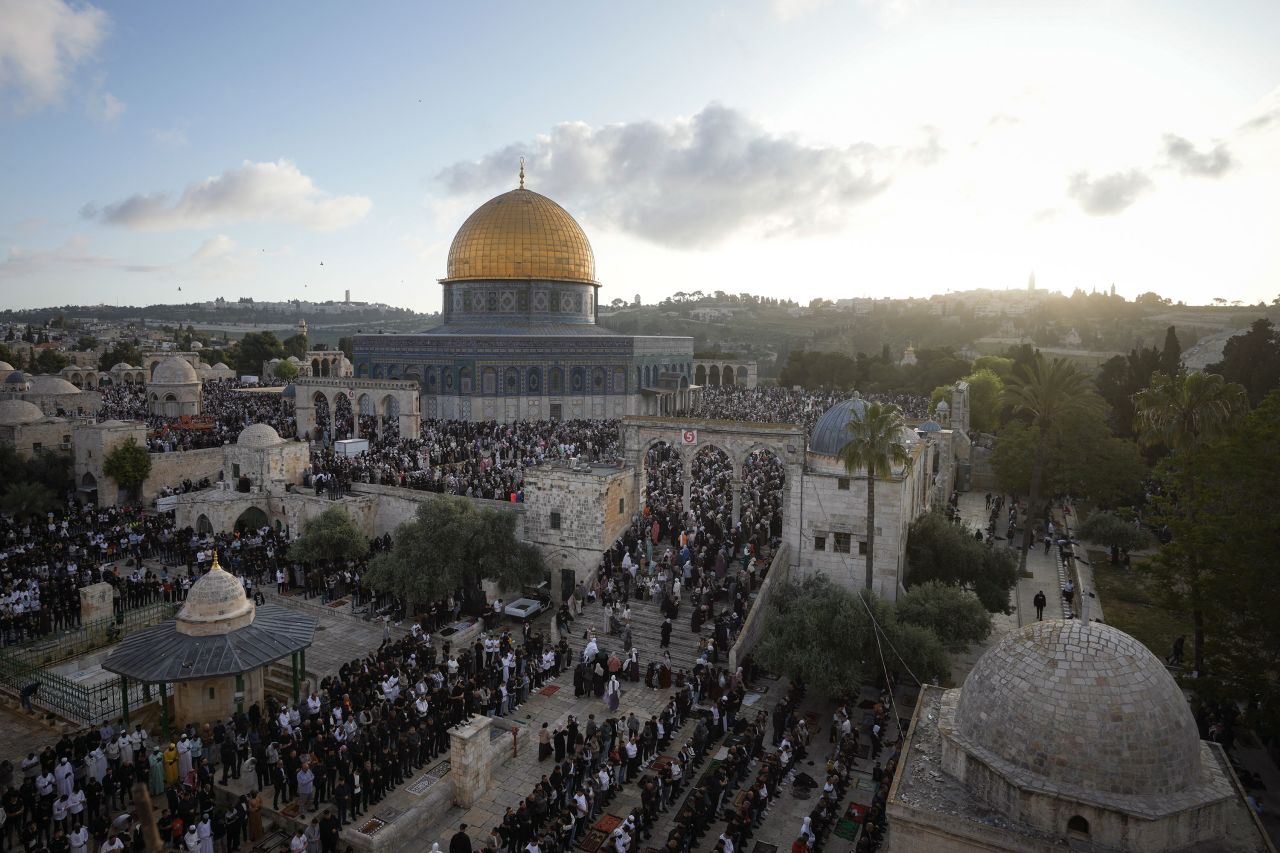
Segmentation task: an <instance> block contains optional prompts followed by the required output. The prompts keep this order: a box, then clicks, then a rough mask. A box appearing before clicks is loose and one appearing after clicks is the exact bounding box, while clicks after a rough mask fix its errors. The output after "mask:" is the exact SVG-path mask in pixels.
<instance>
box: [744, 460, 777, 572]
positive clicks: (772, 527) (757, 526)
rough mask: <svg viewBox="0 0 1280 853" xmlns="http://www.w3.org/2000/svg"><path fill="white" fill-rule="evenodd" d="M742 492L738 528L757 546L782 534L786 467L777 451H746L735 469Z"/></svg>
mask: <svg viewBox="0 0 1280 853" xmlns="http://www.w3.org/2000/svg"><path fill="white" fill-rule="evenodd" d="M739 476H740V479H741V482H742V491H741V492H740V495H739V507H740V515H739V521H741V522H742V529H743V531H744V532H745V533H746V535H747V536H748V538H751V539H754V540H756V542H757V544H758V545H763V544H764V543H766V542H768V541H769V538H770V537H773V536H781V535H782V513H783V511H784V510H785V509H786V507H785V506H784V498H783V495H784V494H785V488H786V482H787V469H786V467H785V466H784V465H783V464H782V460H781V459H780V458H779V457H778V455H777V453H775V452H774V451H773V450H770V449H767V448H763V447H761V448H757V449H756V450H753V451H751V452H750V453H748V454H747V458H746V460H745V461H744V462H743V463H742V471H740V472H739ZM757 550H758V549H757Z"/></svg>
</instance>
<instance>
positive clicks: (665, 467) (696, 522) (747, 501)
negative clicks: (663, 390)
mask: <svg viewBox="0 0 1280 853" xmlns="http://www.w3.org/2000/svg"><path fill="white" fill-rule="evenodd" d="M643 465H644V470H643V475H644V479H643V483H644V490H645V491H644V499H645V505H646V506H647V507H649V509H650V511H651V512H653V513H654V514H655V515H657V516H658V518H659V520H660V523H662V524H663V525H664V526H666V527H667V528H669V529H671V530H673V531H674V529H675V528H676V527H678V526H679V525H681V524H682V523H690V524H692V525H693V526H695V527H702V528H704V529H706V530H708V531H711V532H712V533H713V534H714V535H715V536H717V537H720V536H723V535H726V534H727V533H728V532H729V531H731V530H732V529H733V527H734V526H735V525H738V524H741V525H742V527H743V530H744V531H746V532H747V535H748V536H750V535H752V533H753V532H755V533H759V534H761V535H762V536H764V537H765V538H767V537H769V536H780V535H781V534H782V512H783V508H784V504H785V490H786V466H785V465H784V463H783V461H782V458H781V456H780V455H779V454H778V452H777V451H776V450H774V449H773V448H771V447H767V446H764V445H756V446H753V447H751V448H749V449H748V450H747V451H746V452H745V454H743V455H742V456H741V458H740V459H738V460H735V459H734V458H733V457H732V456H731V455H730V454H729V452H728V451H726V450H725V449H723V448H721V447H719V446H718V445H716V444H713V443H711V444H703V445H701V446H700V447H698V448H697V449H696V450H693V451H692V452H689V449H687V448H685V449H683V450H682V448H680V447H679V446H676V445H673V444H671V443H670V442H668V441H666V440H662V439H656V440H654V441H651V442H650V443H649V445H648V446H647V447H646V449H645V452H644V455H643ZM686 478H687V482H686Z"/></svg>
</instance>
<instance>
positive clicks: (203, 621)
mask: <svg viewBox="0 0 1280 853" xmlns="http://www.w3.org/2000/svg"><path fill="white" fill-rule="evenodd" d="M255 612H256V608H255V607H254V604H253V601H252V599H250V598H248V597H247V596H246V595H245V591H244V585H243V584H241V583H240V579H239V578H237V577H236V576H235V575H233V574H230V573H229V572H227V571H225V570H224V569H223V568H222V566H221V565H219V564H218V560H217V557H216V556H215V557H214V560H213V567H212V568H211V569H209V573H208V574H206V575H205V576H204V577H202V578H200V579H199V580H197V581H196V582H195V583H193V584H192V585H191V589H190V590H189V591H188V592H187V599H186V601H185V602H184V603H183V605H182V609H181V610H179V611H178V616H177V619H176V622H177V624H176V625H175V629H176V630H177V631H178V633H179V634H187V635H190V636H196V637H206V636H210V635H216V634H227V633H230V632H231V631H234V630H236V629H237V628H243V627H245V626H246V625H250V624H252V623H253V617H254V614H255Z"/></svg>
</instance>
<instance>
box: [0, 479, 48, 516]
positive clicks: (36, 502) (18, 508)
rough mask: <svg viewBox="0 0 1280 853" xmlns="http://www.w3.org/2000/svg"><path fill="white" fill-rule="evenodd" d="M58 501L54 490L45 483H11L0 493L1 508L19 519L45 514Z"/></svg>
mask: <svg viewBox="0 0 1280 853" xmlns="http://www.w3.org/2000/svg"><path fill="white" fill-rule="evenodd" d="M57 503H58V499H57V496H56V495H54V493H53V490H51V489H50V488H49V487H48V486H46V485H44V484H43V483H30V482H28V483H10V484H9V485H7V486H5V489H4V493H3V494H0V509H3V510H4V511H5V512H7V513H9V514H10V515H12V516H13V517H14V518H19V519H21V518H33V517H35V516H40V515H44V514H45V513H46V512H48V511H49V510H51V509H53V508H54V507H55V506H57Z"/></svg>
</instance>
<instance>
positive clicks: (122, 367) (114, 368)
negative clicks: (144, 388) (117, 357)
mask: <svg viewBox="0 0 1280 853" xmlns="http://www.w3.org/2000/svg"><path fill="white" fill-rule="evenodd" d="M134 369H135V368H133V367H130V366H129V365H127V364H125V363H124V362H123V361H117V362H116V363H115V364H114V365H112V367H111V372H115V371H117V370H134Z"/></svg>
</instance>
